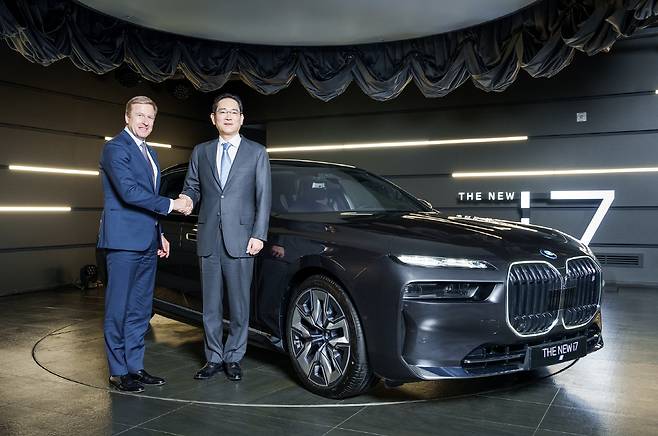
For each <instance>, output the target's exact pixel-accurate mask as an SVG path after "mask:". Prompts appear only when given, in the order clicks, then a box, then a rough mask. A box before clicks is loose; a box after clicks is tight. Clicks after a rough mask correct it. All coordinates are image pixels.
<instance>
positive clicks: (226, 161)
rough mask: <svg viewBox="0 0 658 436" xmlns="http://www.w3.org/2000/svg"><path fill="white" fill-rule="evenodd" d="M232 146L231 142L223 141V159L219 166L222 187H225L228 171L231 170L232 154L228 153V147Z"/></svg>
mask: <svg viewBox="0 0 658 436" xmlns="http://www.w3.org/2000/svg"><path fill="white" fill-rule="evenodd" d="M230 146H231V143H230V142H224V143H222V149H223V150H222V160H221V163H220V166H219V184H220V186H221V187H222V189H224V185H226V180H228V173H229V171H231V156H229V155H228V148H229V147H230Z"/></svg>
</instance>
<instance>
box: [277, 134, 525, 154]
mask: <svg viewBox="0 0 658 436" xmlns="http://www.w3.org/2000/svg"><path fill="white" fill-rule="evenodd" d="M527 139H528V137H527V136H504V137H498V138H464V139H439V140H435V141H429V140H422V141H400V142H371V143H360V144H359V143H357V144H334V145H300V146H291V147H269V148H268V149H267V152H268V153H283V152H286V151H330V150H357V149H362V148H392V147H421V146H426V145H454V144H482V143H490V142H513V141H526V140H527Z"/></svg>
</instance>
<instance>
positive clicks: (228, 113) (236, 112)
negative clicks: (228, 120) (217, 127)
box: [215, 109, 240, 117]
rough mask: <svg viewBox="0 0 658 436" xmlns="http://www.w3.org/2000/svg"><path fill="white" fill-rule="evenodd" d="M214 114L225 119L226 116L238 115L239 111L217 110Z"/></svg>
mask: <svg viewBox="0 0 658 436" xmlns="http://www.w3.org/2000/svg"><path fill="white" fill-rule="evenodd" d="M215 113H216V114H218V115H221V116H223V117H225V116H226V115H232V116H237V115H240V111H239V110H235V109H231V110H228V109H218V110H217V111H215Z"/></svg>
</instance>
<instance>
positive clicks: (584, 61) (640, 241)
mask: <svg viewBox="0 0 658 436" xmlns="http://www.w3.org/2000/svg"><path fill="white" fill-rule="evenodd" d="M657 42H658V37H656V36H653V35H651V34H647V35H643V36H642V37H638V38H634V39H632V40H626V41H623V42H619V43H618V44H616V45H615V46H614V47H613V50H612V51H611V52H610V53H609V54H601V55H598V56H595V57H592V58H588V57H587V56H585V55H582V54H581V55H577V56H576V59H575V61H574V62H573V64H572V65H570V66H569V67H567V69H565V70H563V71H562V72H561V73H559V74H558V75H557V76H555V77H553V78H551V79H532V78H530V77H528V76H526V75H524V73H523V72H522V73H520V77H519V80H518V81H517V82H516V83H515V84H514V85H513V86H512V87H510V88H509V89H508V90H507V91H505V92H504V93H499V94H493V93H492V94H487V93H485V92H483V91H480V90H478V89H475V88H474V87H473V86H471V85H470V84H466V85H464V86H462V87H461V88H460V89H458V90H457V91H456V92H454V93H452V94H450V95H449V96H447V97H445V98H442V99H436V100H430V99H425V98H423V97H422V96H421V95H419V93H418V91H417V90H416V89H415V88H414V87H413V85H410V86H409V87H408V88H407V89H406V90H405V91H404V93H403V95H402V96H401V97H399V98H398V99H396V100H393V101H390V102H385V103H378V102H374V101H371V100H368V99H367V98H366V97H365V96H363V95H362V94H361V92H360V91H359V90H358V89H356V88H355V87H354V86H352V87H351V88H350V89H349V90H348V92H346V93H345V94H344V95H342V96H340V97H339V98H337V99H335V100H334V101H332V102H329V103H327V104H321V103H319V102H317V101H315V100H313V99H312V98H311V97H309V96H307V95H306V94H305V93H304V91H303V90H302V89H300V87H299V86H292V87H291V88H289V89H287V90H285V91H283V92H281V93H280V94H278V95H277V96H274V97H268V98H262V99H260V100H258V102H257V103H256V104H255V107H256V108H257V113H256V114H255V116H256V118H259V117H260V119H259V121H262V122H266V124H267V133H268V146H270V147H276V146H291V145H309V144H335V143H357V142H379V141H401V140H415V139H447V138H467V137H490V136H510V135H528V136H529V137H530V139H529V140H528V141H526V142H521V143H500V144H480V145H452V146H435V147H418V148H407V149H387V150H374V149H370V150H352V151H325V152H287V153H281V154H272V155H271V156H272V157H283V158H302V159H314V160H323V161H333V162H342V163H349V164H353V165H357V166H360V167H364V168H366V169H368V170H371V171H373V172H376V173H379V174H382V175H385V176H387V177H388V178H389V179H391V180H392V181H394V182H395V183H397V184H399V185H401V186H402V187H404V188H406V189H407V190H409V191H410V192H412V193H414V194H416V195H417V196H419V197H422V198H424V199H427V200H429V201H430V202H432V203H433V205H434V206H435V207H436V208H438V209H441V210H443V211H444V212H447V213H450V214H457V213H460V214H466V215H479V216H492V217H501V218H506V219H512V220H520V218H521V210H520V202H519V200H518V198H519V192H520V191H531V192H532V198H533V200H532V208H531V210H530V220H531V222H532V223H536V224H540V225H547V226H551V227H557V228H560V229H563V230H565V231H567V232H569V233H571V234H573V235H575V236H578V237H580V236H581V235H582V234H583V232H584V230H585V228H586V227H587V225H588V224H589V221H590V219H591V217H592V216H593V214H594V212H595V210H596V207H597V206H598V202H591V201H589V202H587V201H580V202H578V201H576V202H557V201H548V200H545V199H542V198H541V197H542V196H543V197H546V195H547V194H548V193H549V192H550V191H552V190H615V192H616V198H615V201H614V203H613V205H612V208H611V210H610V211H609V212H608V214H607V215H606V217H605V219H604V221H603V223H602V225H601V227H600V228H599V230H598V232H597V233H596V234H595V236H594V239H593V240H592V243H591V246H592V247H593V249H594V251H595V252H597V253H603V254H624V255H629V254H630V255H635V254H637V255H639V256H640V258H641V263H642V265H641V266H640V267H635V268H629V267H613V266H607V267H606V271H605V273H606V274H605V276H606V279H607V281H608V282H609V283H610V282H616V283H633V284H648V285H655V284H657V283H658V270H657V268H656V266H657V265H658V236H657V233H656V222H657V221H658V204H657V201H656V200H657V199H658V184H657V183H656V179H657V178H658V173H643V174H626V175H596V176H592V175H589V176H562V177H518V178H500V179H471V180H465V179H453V178H452V177H451V176H450V174H451V173H453V172H455V171H484V170H494V171H495V170H515V169H518V170H522V169H574V168H610V167H648V166H655V167H658V145H657V144H658V131H657V130H656V126H657V125H658V114H657V111H656V108H657V107H658V96H656V95H655V94H654V90H655V89H657V88H658V79H656V78H657V77H658V57H656V49H655V47H656V43H657ZM577 112H587V117H588V121H587V122H584V123H577V122H576V113H577ZM464 191H471V192H472V191H484V192H488V191H513V192H515V193H516V201H514V202H506V203H486V202H484V203H477V204H475V203H465V202H460V201H458V199H457V194H458V193H459V192H464Z"/></svg>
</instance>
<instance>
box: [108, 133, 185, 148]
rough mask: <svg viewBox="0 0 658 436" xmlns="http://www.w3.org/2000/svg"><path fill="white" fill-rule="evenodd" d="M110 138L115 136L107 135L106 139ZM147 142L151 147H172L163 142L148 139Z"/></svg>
mask: <svg viewBox="0 0 658 436" xmlns="http://www.w3.org/2000/svg"><path fill="white" fill-rule="evenodd" d="M110 139H113V138H112V137H111V136H106V137H105V140H106V141H109V140H110ZM146 143H147V144H148V145H150V146H151V147H160V148H171V147H172V145H171V144H163V143H161V142H151V141H146Z"/></svg>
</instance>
